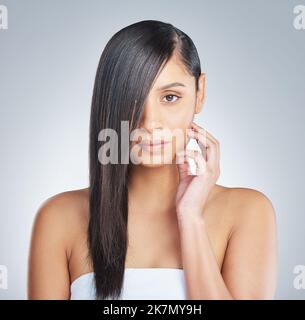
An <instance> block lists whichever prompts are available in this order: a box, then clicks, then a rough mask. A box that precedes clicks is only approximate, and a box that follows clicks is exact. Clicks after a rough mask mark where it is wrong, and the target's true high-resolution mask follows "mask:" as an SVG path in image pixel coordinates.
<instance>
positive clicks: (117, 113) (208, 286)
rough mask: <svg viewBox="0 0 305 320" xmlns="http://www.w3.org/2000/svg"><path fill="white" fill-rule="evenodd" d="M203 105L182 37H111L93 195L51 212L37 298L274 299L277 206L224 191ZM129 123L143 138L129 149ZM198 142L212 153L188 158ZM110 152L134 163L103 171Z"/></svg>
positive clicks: (130, 30) (163, 26)
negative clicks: (198, 118) (112, 135)
mask: <svg viewBox="0 0 305 320" xmlns="http://www.w3.org/2000/svg"><path fill="white" fill-rule="evenodd" d="M204 97H205V74H204V73H202V72H201V67H200V61H199V57H198V54H197V50H196V48H195V46H194V44H193V42H192V40H191V39H190V38H189V37H188V36H187V35H186V34H185V33H183V32H182V31H181V30H179V29H178V28H175V27H174V26H173V25H171V24H168V23H164V22H160V21H155V20H146V21H140V22H138V23H134V24H132V25H130V26H127V27H125V28H123V29H122V30H120V31H119V32H117V33H116V34H115V35H114V36H113V37H112V38H111V39H110V41H109V42H108V43H107V45H106V47H105V49H104V51H103V53H102V56H101V59H100V62H99V65H98V69H97V74H96V79H95V85H94V92H93V97H92V106H91V118H90V150H89V153H90V185H89V187H88V188H85V189H80V190H72V191H66V192H62V193H59V194H57V195H54V196H53V197H51V198H49V199H47V200H46V201H45V202H44V203H43V204H42V205H41V206H40V208H39V210H38V212H37V216H36V220H35V223H34V227H33V231H32V240H31V249H30V256H29V279H28V296H29V299H273V297H274V293H275V289H276V277H277V235H276V217H275V211H274V208H273V206H272V203H271V201H270V200H269V199H268V198H267V197H266V196H265V195H264V194H263V193H262V192H260V191H258V190H255V189H250V188H241V187H239V188H229V187H225V186H221V185H218V184H216V182H217V180H218V177H219V174H220V166H219V159H220V145H219V141H218V140H217V139H216V138H215V137H214V136H213V135H212V134H211V133H209V132H207V130H205V129H204V128H202V127H200V126H198V125H197V124H195V123H194V122H193V118H194V115H195V114H198V113H199V112H200V111H201V109H202V105H203V102H204ZM123 121H128V124H129V127H128V130H129V131H128V132H129V133H131V132H136V130H140V132H141V134H142V135H138V136H137V135H135V136H134V137H136V138H134V139H129V140H128V139H127V140H126V136H125V134H123V135H122V134H121V133H122V122H123ZM104 129H110V130H113V131H111V132H116V133H118V141H115V142H117V143H114V140H112V141H110V142H106V139H101V135H100V132H101V131H102V130H104ZM176 129H178V130H180V132H182V135H177V136H176V135H171V133H172V132H174V131H175V130H176ZM190 138H194V139H196V141H197V142H198V145H199V146H200V149H201V152H198V151H197V152H194V153H192V152H190V151H186V145H187V143H188V141H189V139H190ZM101 140H103V141H101ZM104 140H105V141H104ZM126 141H127V142H126ZM103 142H104V144H103ZM105 143H109V145H110V147H111V148H112V147H113V146H121V148H118V155H119V156H118V157H117V158H118V159H125V160H126V159H127V160H129V161H122V160H121V161H120V162H119V163H113V162H112V163H102V162H103V159H105V154H104V153H103V151H102V149H101V148H102V146H104V145H105ZM126 145H128V147H129V150H127V151H126V150H125V149H126V148H124V147H126ZM122 146H123V148H122ZM111 150H113V149H111ZM126 155H127V157H126ZM101 158H102V159H101ZM131 159H132V160H133V161H130V160H131ZM189 159H193V160H194V161H195V164H196V172H195V175H194V174H190V171H189V168H188V160H189ZM101 160H102V161H101ZM137 160H140V161H137ZM151 160H153V161H151Z"/></svg>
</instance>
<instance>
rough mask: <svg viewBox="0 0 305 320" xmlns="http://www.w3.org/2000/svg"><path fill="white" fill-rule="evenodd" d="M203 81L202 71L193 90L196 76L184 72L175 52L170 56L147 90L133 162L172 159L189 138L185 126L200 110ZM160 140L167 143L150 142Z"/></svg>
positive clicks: (147, 163)
mask: <svg viewBox="0 0 305 320" xmlns="http://www.w3.org/2000/svg"><path fill="white" fill-rule="evenodd" d="M204 82H205V81H204V74H201V76H200V79H199V88H198V91H196V83H195V77H193V76H191V75H190V74H189V73H187V71H186V70H185V67H184V65H183V64H182V62H181V61H180V60H179V58H178V57H177V56H176V55H173V56H172V58H171V59H170V60H169V61H168V62H167V63H166V64H165V66H164V68H163V69H162V70H161V72H160V73H159V75H157V77H156V80H155V82H154V84H153V87H152V88H151V90H150V92H149V94H148V97H147V100H146V103H145V106H144V111H143V116H142V119H141V122H140V125H139V128H138V130H136V134H135V136H134V137H133V138H132V140H133V142H132V145H131V155H132V157H133V160H132V161H133V162H134V160H136V162H137V163H138V164H141V165H144V166H160V165H163V164H170V163H175V155H176V152H177V151H180V150H183V149H184V148H185V147H186V145H187V143H188V141H189V138H188V136H187V129H189V128H190V125H191V122H192V121H193V117H194V114H195V113H198V112H200V110H201V105H202V102H203V98H204ZM160 140H161V141H162V140H163V141H165V142H166V143H165V144H161V145H160V144H159V145H154V146H151V145H150V143H154V142H156V143H158V141H160ZM145 142H146V143H145Z"/></svg>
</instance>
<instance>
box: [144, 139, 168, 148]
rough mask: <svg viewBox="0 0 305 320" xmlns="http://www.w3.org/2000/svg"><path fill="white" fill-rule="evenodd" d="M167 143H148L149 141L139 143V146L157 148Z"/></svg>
mask: <svg viewBox="0 0 305 320" xmlns="http://www.w3.org/2000/svg"><path fill="white" fill-rule="evenodd" d="M167 143H169V141H163V140H162V141H154V142H150V141H148V142H147V141H141V142H140V145H141V146H144V147H157V146H162V145H165V144H167Z"/></svg>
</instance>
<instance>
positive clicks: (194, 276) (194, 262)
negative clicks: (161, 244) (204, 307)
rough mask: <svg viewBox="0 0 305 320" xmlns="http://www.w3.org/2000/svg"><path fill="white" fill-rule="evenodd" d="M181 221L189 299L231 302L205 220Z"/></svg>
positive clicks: (196, 217)
mask: <svg viewBox="0 0 305 320" xmlns="http://www.w3.org/2000/svg"><path fill="white" fill-rule="evenodd" d="M184 217H185V219H183V221H179V230H180V241H181V251H182V260H183V268H184V274H185V280H186V287H187V294H188V299H197V300H205V299H207V300H208V299H213V300H214V299H233V297H232V295H231V294H230V292H229V290H228V288H227V287H226V284H225V282H224V280H223V277H222V275H221V272H220V271H219V267H218V264H217V261H216V258H215V255H214V252H213V249H212V247H211V244H210V241H209V238H208V234H207V231H206V226H205V222H204V219H203V218H200V215H196V214H190V215H187V214H184Z"/></svg>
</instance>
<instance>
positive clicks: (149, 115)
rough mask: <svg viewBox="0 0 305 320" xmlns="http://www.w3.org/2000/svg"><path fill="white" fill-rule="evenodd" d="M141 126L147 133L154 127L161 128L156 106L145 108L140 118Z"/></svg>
mask: <svg viewBox="0 0 305 320" xmlns="http://www.w3.org/2000/svg"><path fill="white" fill-rule="evenodd" d="M141 127H142V128H144V129H145V130H147V131H148V132H149V133H152V132H153V130H155V129H162V128H163V125H162V121H161V119H160V113H159V112H158V110H156V108H153V106H152V107H149V108H145V109H144V112H143V115H142V120H141Z"/></svg>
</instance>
